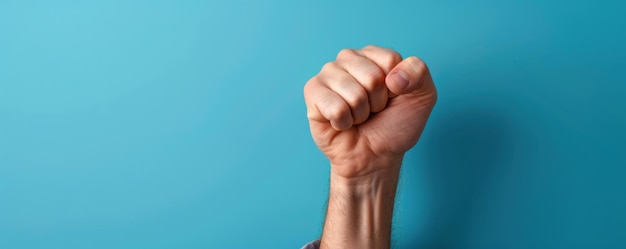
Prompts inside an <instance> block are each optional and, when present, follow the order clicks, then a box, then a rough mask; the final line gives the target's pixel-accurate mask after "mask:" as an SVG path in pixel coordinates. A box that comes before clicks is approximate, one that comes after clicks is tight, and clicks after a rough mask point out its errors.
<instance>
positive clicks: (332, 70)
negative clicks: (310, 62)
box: [304, 46, 437, 178]
mask: <svg viewBox="0 0 626 249" xmlns="http://www.w3.org/2000/svg"><path fill="white" fill-rule="evenodd" d="M304 97H305V101H306V106H307V116H308V119H309V124H310V128H311V134H312V135H313V139H314V140H315V143H316V144H317V146H318V147H319V148H320V149H321V150H322V152H323V153H324V154H325V155H326V156H327V157H328V159H329V160H330V163H331V165H332V167H331V170H332V173H333V174H336V175H338V176H342V177H345V178H356V177H360V176H365V175H369V174H372V173H374V172H377V171H379V170H381V169H385V168H388V167H399V163H397V162H400V161H401V160H402V157H403V156H404V153H405V152H406V151H407V150H409V149H410V148H411V147H413V146H414V145H415V143H417V140H418V138H419V137H420V134H421V132H422V130H423V128H424V125H425V124H426V120H427V119H428V116H429V115H430V112H431V110H432V109H433V106H434V105H435V102H436V100H437V92H436V90H435V86H434V84H433V80H432V78H431V75H430V72H429V71H428V68H427V67H426V64H424V62H423V61H422V60H420V59H419V58H417V57H414V56H411V57H407V58H406V59H404V60H403V59H402V57H401V56H400V54H398V53H397V52H395V51H393V50H390V49H385V48H380V47H376V46H367V47H365V48H363V49H360V50H354V49H344V50H342V51H341V52H339V54H338V55H337V59H336V60H335V61H332V62H329V63H327V64H325V65H324V66H323V67H322V70H321V71H320V72H319V74H317V75H316V76H314V77H313V78H311V79H310V80H309V81H308V82H307V84H306V86H305V87H304Z"/></svg>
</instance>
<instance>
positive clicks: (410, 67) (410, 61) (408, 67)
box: [385, 56, 430, 95]
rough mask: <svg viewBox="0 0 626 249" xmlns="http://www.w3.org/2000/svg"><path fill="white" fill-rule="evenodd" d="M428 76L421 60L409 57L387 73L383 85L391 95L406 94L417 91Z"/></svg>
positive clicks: (426, 68)
mask: <svg viewBox="0 0 626 249" xmlns="http://www.w3.org/2000/svg"><path fill="white" fill-rule="evenodd" d="M429 74H430V73H429V72H428V67H426V64H425V63H424V62H423V61H422V60H421V59H419V58H417V57H415V56H411V57H408V58H406V59H404V60H403V61H402V62H400V63H399V64H398V65H396V66H395V67H394V68H393V69H391V71H389V73H388V74H387V78H385V83H386V84H387V88H388V89H389V91H390V92H391V93H393V94H396V95H401V94H407V93H411V92H414V91H415V90H417V89H419V88H420V87H421V86H422V84H424V78H426V77H427V76H428V75H429Z"/></svg>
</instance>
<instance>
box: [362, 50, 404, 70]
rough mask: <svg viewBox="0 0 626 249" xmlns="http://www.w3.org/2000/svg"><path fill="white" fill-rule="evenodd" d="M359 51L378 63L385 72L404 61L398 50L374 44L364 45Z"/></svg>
mask: <svg viewBox="0 0 626 249" xmlns="http://www.w3.org/2000/svg"><path fill="white" fill-rule="evenodd" d="M359 53H361V54H362V55H363V56H365V57H367V58H368V59H370V60H372V61H373V62H374V63H376V64H377V65H378V66H379V67H380V68H381V69H382V70H383V72H384V73H385V74H388V73H389V71H391V69H393V68H394V67H395V66H396V65H398V63H400V62H401V61H402V56H401V55H400V54H399V53H398V52H396V51H393V50H391V49H388V48H381V47H377V46H374V45H369V46H366V47H364V48H363V49H361V50H359Z"/></svg>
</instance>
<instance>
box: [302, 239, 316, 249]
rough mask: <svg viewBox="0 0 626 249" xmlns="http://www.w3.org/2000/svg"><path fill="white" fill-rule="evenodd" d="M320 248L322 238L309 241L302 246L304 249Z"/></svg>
mask: <svg viewBox="0 0 626 249" xmlns="http://www.w3.org/2000/svg"><path fill="white" fill-rule="evenodd" d="M319 248H320V240H316V241H313V242H311V243H308V244H306V245H304V247H302V249H319Z"/></svg>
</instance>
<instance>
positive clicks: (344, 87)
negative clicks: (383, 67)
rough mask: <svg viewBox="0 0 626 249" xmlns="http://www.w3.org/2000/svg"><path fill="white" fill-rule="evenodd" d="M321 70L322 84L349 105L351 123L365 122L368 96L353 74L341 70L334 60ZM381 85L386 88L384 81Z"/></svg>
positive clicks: (368, 104)
mask: <svg viewBox="0 0 626 249" xmlns="http://www.w3.org/2000/svg"><path fill="white" fill-rule="evenodd" d="M323 70H324V74H322V75H321V76H320V77H321V79H322V82H323V83H322V84H324V85H325V86H326V87H328V88H329V89H331V90H333V91H334V92H335V93H337V95H339V96H341V98H343V100H344V101H345V102H346V103H347V104H348V106H350V113H351V114H352V118H353V121H352V125H358V124H361V123H363V122H365V121H366V120H367V118H368V117H369V115H370V103H369V97H368V94H367V91H366V90H365V88H364V87H363V86H362V85H361V84H360V83H359V82H358V81H357V80H356V79H355V78H354V75H350V74H349V73H348V72H346V71H345V70H343V68H341V67H339V65H337V63H336V62H331V63H328V64H327V65H326V66H324V69H323ZM381 78H382V77H381ZM382 85H383V87H385V88H386V86H384V83H383V84H382Z"/></svg>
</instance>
